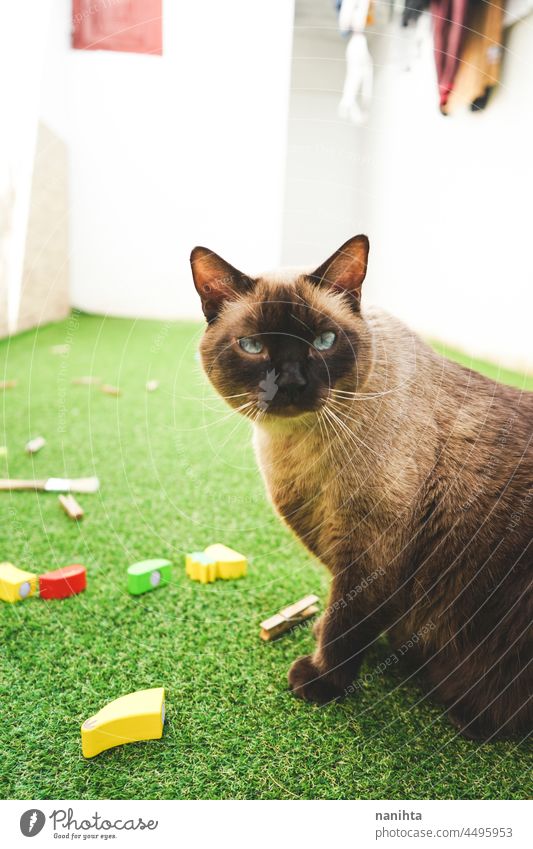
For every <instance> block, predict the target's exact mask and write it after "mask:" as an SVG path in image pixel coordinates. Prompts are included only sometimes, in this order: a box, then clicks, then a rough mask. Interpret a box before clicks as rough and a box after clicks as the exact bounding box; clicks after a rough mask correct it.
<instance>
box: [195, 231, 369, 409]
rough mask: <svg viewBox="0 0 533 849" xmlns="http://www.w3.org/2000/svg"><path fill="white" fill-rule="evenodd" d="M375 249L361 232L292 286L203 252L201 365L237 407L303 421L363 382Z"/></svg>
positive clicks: (198, 261) (198, 264)
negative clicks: (363, 299)
mask: <svg viewBox="0 0 533 849" xmlns="http://www.w3.org/2000/svg"><path fill="white" fill-rule="evenodd" d="M367 251H368V242H367V240H366V237H356V238H355V239H354V240H351V241H350V242H349V243H346V245H344V246H343V247H342V248H341V249H340V251H338V252H337V254H335V255H334V256H333V257H332V258H331V259H329V260H328V261H327V262H326V263H324V265H323V266H321V267H320V268H319V269H317V270H316V271H315V272H312V273H311V274H303V275H299V276H297V277H295V278H294V279H293V280H291V281H286V282H285V281H280V280H279V279H277V280H273V279H270V278H268V277H261V278H258V279H256V280H253V279H251V278H249V277H246V276H245V275H243V274H242V273H241V272H239V271H237V270H236V269H235V268H233V267H232V266H230V265H228V263H226V262H225V261H224V260H222V259H221V258H220V257H218V256H216V254H213V253H211V252H209V251H207V249H205V248H195V250H194V251H193V254H192V257H191V264H192V268H193V276H194V281H195V285H196V288H197V290H198V292H199V293H200V295H201V298H202V306H203V310H204V314H205V316H206V318H207V320H208V323H209V324H208V328H207V330H206V333H205V335H204V337H203V340H202V344H201V347H200V350H201V355H202V362H203V365H204V368H205V371H206V373H207V376H208V377H209V379H210V381H211V383H212V384H213V385H214V387H215V389H217V391H218V392H219V393H220V395H221V396H222V397H223V398H225V399H226V400H227V401H228V403H229V404H230V405H231V406H232V407H234V408H235V409H237V410H239V412H241V413H243V415H247V416H249V417H251V418H259V416H261V417H262V418H263V419H265V418H271V417H276V418H292V417H298V416H302V415H303V414H306V413H312V412H314V411H317V410H319V409H320V407H321V406H322V405H323V404H324V402H325V401H326V400H327V398H328V396H329V392H330V390H331V389H332V388H334V387H337V388H339V387H341V388H342V387H343V386H345V387H346V388H348V387H349V388H351V389H353V388H354V386H356V387H357V388H360V387H361V386H362V385H363V383H364V381H365V378H366V376H367V374H368V371H369V369H370V363H371V341H370V334H369V331H368V327H367V325H366V322H365V321H364V319H363V318H362V316H361V313H360V311H359V298H360V286H361V283H362V280H363V278H364V272H365V271H366V256H367ZM348 284H350V285H351V286H352V288H349V286H348Z"/></svg>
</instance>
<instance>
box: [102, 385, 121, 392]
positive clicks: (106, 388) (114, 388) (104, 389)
mask: <svg viewBox="0 0 533 849" xmlns="http://www.w3.org/2000/svg"><path fill="white" fill-rule="evenodd" d="M100 389H101V390H102V392H104V393H105V395H120V389H119V388H118V386H111V384H110V383H104V384H103V385H102V386H101V387H100Z"/></svg>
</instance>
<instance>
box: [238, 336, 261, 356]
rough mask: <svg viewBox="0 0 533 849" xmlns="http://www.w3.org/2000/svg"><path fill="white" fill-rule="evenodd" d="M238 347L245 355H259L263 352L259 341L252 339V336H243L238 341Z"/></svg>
mask: <svg viewBox="0 0 533 849" xmlns="http://www.w3.org/2000/svg"><path fill="white" fill-rule="evenodd" d="M239 345H240V346H241V348H242V350H243V351H246V353H247V354H260V353H261V351H262V350H263V345H262V343H261V342H260V341H259V339H254V338H253V336H243V337H242V339H239Z"/></svg>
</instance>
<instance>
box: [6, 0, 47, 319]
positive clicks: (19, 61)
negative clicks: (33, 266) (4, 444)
mask: <svg viewBox="0 0 533 849" xmlns="http://www.w3.org/2000/svg"><path fill="white" fill-rule="evenodd" d="M50 3H51V0H20V2H18V3H6V4H2V5H1V6H0V80H1V81H2V117H1V126H2V129H1V132H0V204H1V205H2V229H3V232H2V234H1V243H0V250H1V251H2V254H3V257H2V262H1V263H0V266H1V270H2V273H3V276H4V279H3V281H1V283H2V286H3V287H5V292H6V293H7V312H8V316H7V322H6V324H7V327H8V329H9V330H14V328H15V325H16V320H17V316H18V308H19V302H20V292H21V283H22V268H23V261H24V246H25V242H26V231H27V223H28V214H29V204H30V192H31V180H32V174H33V160H34V154H35V144H36V139H37V125H38V120H39V111H40V100H41V83H42V80H43V68H44V64H45V57H46V52H47V33H48V26H49V22H50V8H51V6H50Z"/></svg>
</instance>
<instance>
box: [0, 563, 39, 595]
mask: <svg viewBox="0 0 533 849" xmlns="http://www.w3.org/2000/svg"><path fill="white" fill-rule="evenodd" d="M36 589H37V575H33V574H32V572H25V571H24V570H23V569H17V567H16V566H13V564H12V563H0V599H2V601H9V602H10V603H13V602H15V601H22V599H24V598H28V597H29V596H30V595H33V594H34V593H35V591H36Z"/></svg>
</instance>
